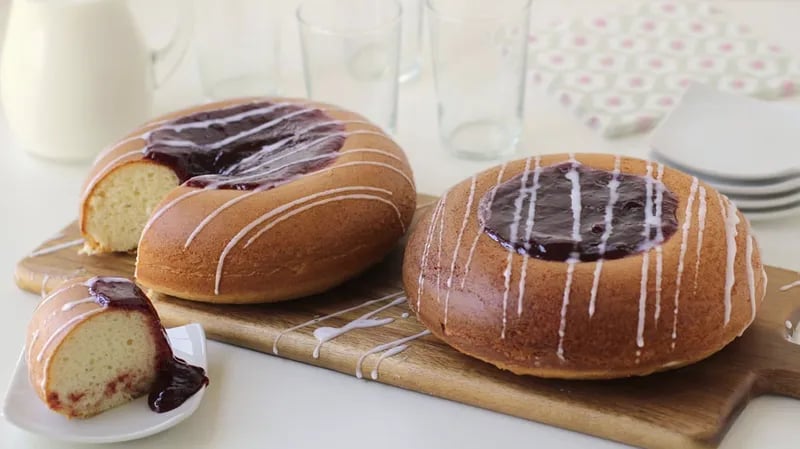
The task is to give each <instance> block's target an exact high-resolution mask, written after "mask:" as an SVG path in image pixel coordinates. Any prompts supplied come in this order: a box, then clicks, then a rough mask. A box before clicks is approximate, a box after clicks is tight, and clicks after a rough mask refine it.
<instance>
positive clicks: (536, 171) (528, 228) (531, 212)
mask: <svg viewBox="0 0 800 449" xmlns="http://www.w3.org/2000/svg"><path fill="white" fill-rule="evenodd" d="M541 173H542V158H541V157H540V156H536V158H535V163H534V168H533V186H532V187H531V194H530V199H529V200H528V216H527V217H526V219H525V243H524V246H525V252H526V253H528V251H530V249H531V234H532V233H533V225H534V221H535V220H536V200H537V198H538V196H539V176H540V175H541ZM528 254H530V253H528ZM528 254H525V255H524V256H523V257H522V266H521V267H520V276H519V286H518V287H517V290H518V291H519V294H518V296H517V316H522V301H523V299H524V295H525V280H526V278H527V277H528V259H530V256H529V255H528Z"/></svg>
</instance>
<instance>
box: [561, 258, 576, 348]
mask: <svg viewBox="0 0 800 449" xmlns="http://www.w3.org/2000/svg"><path fill="white" fill-rule="evenodd" d="M577 262H578V259H577V258H575V257H571V258H569V259H567V281H566V283H565V285H564V298H563V300H562V302H561V320H560V322H559V324H558V349H556V355H557V356H558V358H559V359H561V360H562V361H564V360H566V359H565V358H564V336H566V335H567V309H568V307H569V294H570V291H571V290H572V276H573V273H574V272H575V264H576V263H577Z"/></svg>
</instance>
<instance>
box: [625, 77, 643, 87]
mask: <svg viewBox="0 0 800 449" xmlns="http://www.w3.org/2000/svg"><path fill="white" fill-rule="evenodd" d="M628 83H629V84H630V85H631V87H642V85H644V80H643V79H641V78H640V77H638V76H637V77H635V78H631V79H630V81H628Z"/></svg>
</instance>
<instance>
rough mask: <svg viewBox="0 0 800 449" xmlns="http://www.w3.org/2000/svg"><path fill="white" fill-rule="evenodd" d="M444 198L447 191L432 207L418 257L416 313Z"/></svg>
mask: <svg viewBox="0 0 800 449" xmlns="http://www.w3.org/2000/svg"><path fill="white" fill-rule="evenodd" d="M446 198H447V192H445V196H444V197H442V198H441V199H440V200H439V202H438V203H437V204H436V208H435V209H433V213H432V214H431V222H430V224H429V225H428V233H427V234H425V245H424V246H423V247H422V259H420V262H419V278H418V279H417V313H419V307H420V303H421V301H422V287H423V285H424V284H425V275H424V274H425V265H426V264H427V263H428V253H429V252H430V249H431V243H432V242H433V230H434V229H436V223H437V219H438V218H439V214H440V213H441V212H442V207H443V204H444V200H445V199H446Z"/></svg>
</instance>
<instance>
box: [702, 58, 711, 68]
mask: <svg viewBox="0 0 800 449" xmlns="http://www.w3.org/2000/svg"><path fill="white" fill-rule="evenodd" d="M700 67H702V68H704V69H710V68H711V67H714V60H713V59H708V58H706V59H703V60H702V61H700Z"/></svg>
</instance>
